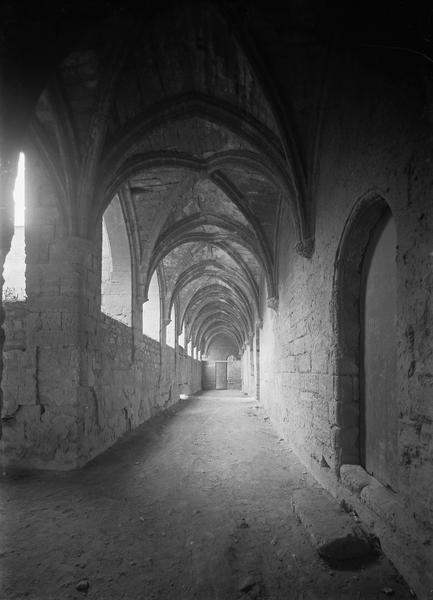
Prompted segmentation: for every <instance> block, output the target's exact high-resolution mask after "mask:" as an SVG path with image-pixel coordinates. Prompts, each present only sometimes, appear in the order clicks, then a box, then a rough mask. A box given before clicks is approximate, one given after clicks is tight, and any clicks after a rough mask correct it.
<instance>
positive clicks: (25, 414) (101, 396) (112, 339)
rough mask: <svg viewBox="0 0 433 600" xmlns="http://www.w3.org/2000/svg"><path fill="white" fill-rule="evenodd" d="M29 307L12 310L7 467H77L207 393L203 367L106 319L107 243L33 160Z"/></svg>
mask: <svg viewBox="0 0 433 600" xmlns="http://www.w3.org/2000/svg"><path fill="white" fill-rule="evenodd" d="M26 164H27V168H26V178H27V185H26V189H27V190H28V194H27V197H26V215H27V217H26V221H27V225H26V286H27V301H26V302H20V303H13V304H9V305H8V306H7V321H6V325H5V328H6V344H7V345H6V354H5V356H6V362H5V369H4V373H3V383H2V387H3V391H4V399H5V402H4V409H3V413H2V417H3V419H4V420H3V437H2V460H3V466H6V467H18V468H41V469H71V468H77V467H80V466H82V465H84V464H85V463H86V462H88V461H89V460H91V459H92V458H93V457H94V456H96V455H97V454H99V453H100V452H102V451H103V450H104V449H106V448H107V447H109V446H110V445H111V444H113V443H114V442H115V440H116V439H118V438H119V437H121V436H122V435H123V434H124V433H126V432H128V431H130V430H131V429H133V428H134V427H137V426H138V425H139V424H140V423H142V422H144V421H146V420H147V419H149V418H150V417H152V416H153V415H154V414H156V413H158V412H159V411H161V410H164V409H165V408H167V407H169V406H171V405H173V404H175V403H176V402H177V401H178V400H179V395H180V394H181V393H187V394H188V393H193V392H195V391H197V390H198V389H199V388H200V381H199V376H198V374H197V373H198V372H199V369H198V366H197V364H194V363H198V361H193V359H192V358H191V357H187V358H186V357H184V356H183V353H182V354H180V353H176V352H175V351H174V350H172V349H171V348H169V347H166V346H164V347H163V348H161V345H160V343H159V342H156V341H154V340H151V339H150V338H146V337H145V336H143V335H142V334H141V332H138V331H137V330H133V329H132V328H131V327H129V326H127V325H125V324H123V323H121V322H119V321H116V320H114V319H112V318H110V317H108V316H107V315H104V314H103V313H101V309H100V306H101V243H100V239H96V240H95V241H91V240H86V239H82V238H77V237H74V236H71V235H68V234H67V233H66V230H65V229H66V228H65V226H64V221H63V219H62V217H61V211H60V209H59V202H58V200H57V197H56V193H55V190H54V189H53V187H52V185H51V183H50V181H49V179H48V178H47V176H46V174H45V172H44V171H43V169H42V167H41V165H40V163H39V161H38V159H37V157H35V156H34V155H31V154H30V153H28V154H27V162H26Z"/></svg>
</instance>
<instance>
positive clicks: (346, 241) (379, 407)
mask: <svg viewBox="0 0 433 600" xmlns="http://www.w3.org/2000/svg"><path fill="white" fill-rule="evenodd" d="M396 245H397V237H396V229H395V223H394V219H393V217H392V213H391V210H390V207H389V206H388V204H387V203H386V201H385V200H384V199H383V198H382V197H381V196H378V195H369V196H367V197H364V198H362V199H361V200H360V201H359V202H358V203H357V204H356V205H355V207H354V209H353V210H352V213H351V215H350V216H349V218H348V220H347V223H346V226H345V229H344V232H343V236H342V239H341V242H340V245H339V248H338V251H337V259H336V266H335V273H334V328H335V334H336V350H335V369H336V375H337V377H336V387H335V394H336V397H335V401H336V403H337V410H336V414H337V426H338V428H339V429H338V433H337V436H336V452H337V465H336V466H337V468H338V467H339V466H341V465H342V464H360V465H361V466H363V467H364V468H365V469H366V470H367V471H368V472H369V473H370V474H372V475H374V476H375V477H376V478H378V479H379V480H381V481H382V482H383V483H385V484H387V485H390V486H391V487H395V486H396V461H397V416H398V411H397V407H396V404H395V390H394V386H395V379H396V302H397V291H396V290H397V276H396Z"/></svg>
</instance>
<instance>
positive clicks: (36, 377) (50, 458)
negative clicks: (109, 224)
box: [4, 156, 100, 469]
mask: <svg viewBox="0 0 433 600" xmlns="http://www.w3.org/2000/svg"><path fill="white" fill-rule="evenodd" d="M26 163H27V164H26V190H27V193H26V287H27V319H26V333H27V335H26V352H25V354H26V361H25V368H24V371H25V372H24V375H25V378H26V385H25V389H24V391H23V394H22V397H21V399H20V400H19V404H18V407H17V409H18V410H16V412H15V415H14V418H13V419H12V420H10V421H8V423H7V427H5V435H4V448H5V459H6V461H7V464H9V465H11V466H13V465H19V466H21V467H37V468H54V469H67V468H73V467H77V466H80V465H81V464H83V463H84V462H86V460H87V457H88V454H89V451H88V446H89V444H88V441H87V440H89V439H92V436H93V435H94V434H95V432H96V433H97V431H98V426H99V424H98V406H97V403H96V397H95V395H94V394H93V393H92V389H93V383H94V381H93V377H94V364H93V361H94V358H95V349H96V330H97V317H98V313H99V306H100V268H99V255H98V252H100V249H99V248H98V243H97V241H96V242H93V241H89V240H86V239H82V238H77V237H73V236H71V235H69V234H68V232H67V227H66V223H65V220H64V218H62V216H61V215H62V211H61V208H60V207H61V203H60V201H59V197H58V194H57V192H56V190H55V189H54V188H53V187H52V185H51V183H50V181H49V180H48V178H47V177H46V174H45V173H44V171H43V169H42V167H41V165H40V164H39V162H38V160H37V159H36V158H34V157H30V156H28V157H27V161H26Z"/></svg>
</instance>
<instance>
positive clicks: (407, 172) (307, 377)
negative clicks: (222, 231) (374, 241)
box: [244, 60, 433, 597]
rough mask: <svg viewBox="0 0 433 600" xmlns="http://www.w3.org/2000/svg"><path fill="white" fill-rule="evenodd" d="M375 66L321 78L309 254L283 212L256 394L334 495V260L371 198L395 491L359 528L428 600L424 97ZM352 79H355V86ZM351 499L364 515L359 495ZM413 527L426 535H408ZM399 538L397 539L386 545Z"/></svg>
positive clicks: (337, 427) (344, 407)
mask: <svg viewBox="0 0 433 600" xmlns="http://www.w3.org/2000/svg"><path fill="white" fill-rule="evenodd" d="M384 62H385V64H382V65H381V64H380V61H379V62H378V61H371V62H370V63H369V64H368V65H362V64H358V65H356V68H354V69H352V68H351V66H353V65H351V64H350V61H349V60H348V61H347V63H346V64H340V65H338V68H335V71H334V77H333V78H332V79H331V81H330V82H328V85H329V90H328V100H327V110H326V112H325V118H324V122H323V124H322V139H324V140H325V139H326V140H327V143H326V144H322V145H321V146H320V152H319V163H318V166H317V173H316V177H317V181H316V188H315V190H316V191H315V252H314V255H313V257H312V259H311V260H309V259H305V258H303V257H301V256H300V255H299V254H297V253H296V251H295V248H294V245H295V242H294V240H296V237H295V232H294V231H293V227H292V225H291V219H290V217H289V215H288V213H287V212H286V219H285V226H284V227H283V228H282V231H283V235H282V236H281V239H280V247H279V307H278V310H277V312H274V311H272V310H270V309H268V308H266V306H264V303H263V306H262V310H263V328H262V330H261V336H260V342H261V348H260V350H261V352H260V357H261V363H260V367H261V369H260V373H261V389H260V393H261V402H263V404H264V405H265V407H266V409H267V410H268V412H269V414H270V416H271V420H272V422H273V424H274V426H275V427H276V428H277V429H278V430H279V431H280V432H281V434H282V435H284V437H285V438H286V439H287V440H288V443H289V444H290V445H291V446H292V448H293V449H295V451H296V452H297V454H298V455H299V456H300V457H301V459H302V460H303V461H304V463H305V464H307V465H308V466H309V468H310V469H311V471H312V472H313V474H314V475H315V476H316V477H317V479H319V480H320V481H321V483H322V484H324V485H325V486H326V487H327V488H328V489H329V490H330V491H331V492H333V493H334V494H335V495H337V497H342V496H341V493H340V491H339V490H340V478H339V469H340V463H341V456H342V449H343V448H344V446H345V445H347V444H351V445H353V446H356V445H358V443H359V441H358V439H357V438H356V436H357V432H356V428H355V427H354V425H356V424H357V422H358V412H357V411H358V407H359V373H358V371H357V370H356V369H354V366H353V365H350V364H349V361H345V360H344V359H345V356H344V348H342V347H340V346H339V343H338V330H337V325H336V320H335V314H334V311H335V305H336V290H335V289H334V285H333V282H334V275H335V271H336V269H338V265H336V256H337V250H338V248H339V243H340V241H341V239H342V235H343V231H344V228H345V226H346V223H347V221H348V219H349V215H350V214H351V211H352V210H353V209H354V207H355V205H356V203H357V202H362V199H363V198H364V199H365V198H368V197H374V196H375V195H379V196H381V197H382V198H383V199H384V200H385V201H386V202H387V203H388V204H389V206H390V208H391V211H392V214H393V217H394V219H395V222H396V227H397V244H398V246H397V259H396V260H397V278H398V306H397V317H398V318H397V355H398V357H397V361H398V364H397V367H398V372H397V381H396V389H397V394H396V405H395V411H397V413H398V419H399V428H398V457H397V460H398V489H397V490H395V491H394V492H390V491H389V490H388V494H389V495H390V496H391V500H389V499H388V501H387V503H386V504H383V502H382V503H381V504H382V509H381V514H380V515H378V514H377V512H376V514H374V511H373V512H371V513H369V517H368V520H369V522H370V523H375V524H376V526H377V531H378V532H379V533H380V537H381V542H382V545H383V546H385V545H386V544H388V549H389V555H390V558H391V559H392V560H393V561H394V562H395V563H396V565H397V567H398V568H399V569H400V570H401V572H402V573H403V575H405V576H406V577H407V579H408V581H409V582H410V583H411V584H412V585H413V586H414V587H415V589H416V590H418V592H419V594H420V597H427V596H426V594H427V591H428V590H429V589H431V588H433V581H432V577H431V573H432V572H433V552H432V550H431V549H432V547H433V531H432V528H433V495H432V489H433V488H432V481H433V400H432V398H433V377H432V373H433V342H432V337H431V336H432V333H431V332H432V331H433V305H432V302H431V296H432V292H433V269H432V267H433V265H432V248H433V204H432V201H431V196H432V189H433V169H432V158H431V156H432V147H431V133H430V132H431V130H432V126H433V123H432V113H431V97H429V96H427V94H425V95H424V90H423V89H422V86H421V85H420V82H419V80H416V78H415V76H414V77H413V78H412V77H411V76H410V75H409V74H408V73H406V72H405V76H404V77H402V76H401V73H400V75H399V76H397V75H398V74H397V73H396V72H395V71H393V69H392V67H390V68H389V70H388V65H387V64H386V61H384ZM373 64H374V65H377V66H376V67H375V68H376V69H377V70H373V66H372V65H373ZM412 66H413V65H412ZM351 73H357V81H354V80H353V78H352V76H351ZM363 77H364V78H363ZM414 90H416V93H414ZM414 98H415V100H414ZM409 99H411V100H409ZM330 140H332V143H330ZM342 260H344V257H342ZM340 326H341V327H347V328H349V327H351V323H344V321H343V322H342V323H341V324H340ZM354 335H355V333H354ZM355 343H356V342H355ZM247 352H248V349H247ZM245 360H246V358H245V357H244V362H245ZM345 362H346V364H344V363H345ZM341 365H343V366H341ZM353 462H354V461H353ZM362 485H364V483H362V482H361V483H360V484H359V489H361V488H362ZM378 485H379V484H378ZM355 487H356V486H355ZM379 487H381V488H383V490H385V488H384V486H380V485H379ZM360 503H361V504H360V506H361V505H362V506H363V507H365V499H364V500H361V501H360ZM376 504H377V503H376ZM397 505H398V507H399V508H398V510H397V508H396V506H397ZM354 506H356V504H354ZM401 507H403V508H401ZM380 524H381V525H380ZM418 526H420V527H421V528H422V530H423V531H424V534H423V537H422V538H418V539H417V533H416V531H417V527H418ZM384 532H385V533H384ZM400 534H401V536H402V538H401V539H399V542H398V543H394V542H395V540H394V542H392V543H391V541H389V540H391V539H393V537H392V536H394V535H400ZM406 534H408V535H409V537H410V538H411V539H412V540H415V541H416V543H417V548H416V551H413V552H412V555H411V556H409V557H407V556H406V555H405V554H403V553H402V552H401V549H402V548H403V547H405V546H406V545H407V541H403V539H406V538H404V535H406ZM387 540H388V541H387ZM388 542H389V543H388ZM412 549H413V547H412ZM402 557H403V558H402ZM421 571H422V572H423V575H420V572H421ZM428 597H430V596H428Z"/></svg>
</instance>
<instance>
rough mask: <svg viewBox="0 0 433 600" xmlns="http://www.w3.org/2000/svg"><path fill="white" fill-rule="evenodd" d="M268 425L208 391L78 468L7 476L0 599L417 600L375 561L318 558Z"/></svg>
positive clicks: (247, 408) (292, 465)
mask: <svg viewBox="0 0 433 600" xmlns="http://www.w3.org/2000/svg"><path fill="white" fill-rule="evenodd" d="M264 417H265V415H264V413H263V412H262V410H261V409H259V408H258V407H256V402H255V401H252V400H250V399H248V398H245V397H244V396H243V395H241V394H240V393H238V394H237V395H234V394H233V393H232V394H229V393H227V392H221V393H215V392H213V393H207V394H203V395H202V396H200V397H195V398H192V399H190V400H187V401H183V402H181V403H180V404H179V405H178V406H177V407H176V408H175V409H174V410H171V411H169V413H168V414H167V413H166V414H165V415H163V416H161V417H157V418H155V419H153V420H152V422H151V423H147V424H145V425H143V426H142V427H140V428H139V429H138V430H136V431H135V432H134V433H133V434H131V435H130V436H128V437H127V438H125V439H123V440H122V441H120V442H119V443H117V444H116V445H115V446H114V447H113V448H111V449H110V450H109V451H107V452H106V453H105V454H104V455H102V456H100V457H98V458H97V459H96V460H94V461H93V462H92V463H90V464H89V465H87V466H86V467H85V468H84V469H82V470H80V471H74V472H70V473H49V472H45V473H20V474H17V473H16V474H14V475H12V474H9V475H7V476H6V477H3V478H2V481H1V486H0V489H1V539H0V543H1V553H0V560H1V562H0V565H1V575H2V581H1V588H0V590H1V591H0V598H1V599H2V600H6V599H7V600H14V599H18V598H29V599H34V600H36V599H37V600H51V599H53V600H54V599H55V600H62V599H73V598H75V599H82V598H87V599H89V600H90V599H100V600H120V599H130V600H140V599H141V600H166V599H167V600H168V599H169V600H171V599H173V600H183V599H185V600H189V599H198V600H232V599H233V600H247V599H248V598H256V599H263V600H264V599H269V600H271V599H272V600H280V599H285V600H286V599H287V600H298V599H299V600H301V599H303V600H314V599H322V598H323V599H325V598H326V599H327V598H329V599H352V598H353V599H364V598H365V599H367V598H368V599H370V598H371V599H373V598H378V599H385V598H386V597H387V596H388V595H390V597H392V598H399V599H400V598H412V596H411V594H410V592H409V589H408V587H407V586H406V584H405V583H404V581H403V580H402V579H401V577H400V576H399V575H398V574H397V573H396V571H395V570H394V568H393V567H392V565H391V564H390V563H389V561H387V560H386V558H385V557H383V556H378V557H377V558H376V559H375V560H374V561H372V562H370V563H369V564H368V565H366V564H364V565H363V566H362V567H360V566H358V568H354V567H353V566H346V567H345V568H339V569H336V568H331V567H330V566H329V565H327V564H326V563H325V562H324V561H323V560H322V559H320V558H319V556H318V555H317V553H316V551H315V549H314V547H313V546H312V544H311V542H310V538H309V537H308V535H307V533H306V531H305V529H304V527H303V526H302V525H301V524H300V523H299V522H298V521H297V519H296V517H295V516H294V514H293V512H292V509H291V503H290V499H291V492H292V491H293V490H295V489H297V488H300V487H305V486H308V485H309V483H308V481H309V477H308V476H306V474H305V470H304V469H303V467H302V465H301V464H300V463H299V462H298V461H297V459H296V458H295V456H294V455H293V454H292V453H291V452H290V451H288V449H287V446H286V445H285V443H284V442H282V441H280V440H279V438H278V436H277V435H276V433H275V432H274V430H273V429H272V427H271V425H270V424H269V422H268V420H265V418H264ZM80 581H81V582H82V583H81V585H82V587H83V591H78V590H77V589H76V586H77V585H79V583H80ZM87 585H88V588H87V590H86V589H84V588H86V587H87ZM79 587H80V586H79ZM391 592H392V596H391Z"/></svg>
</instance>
